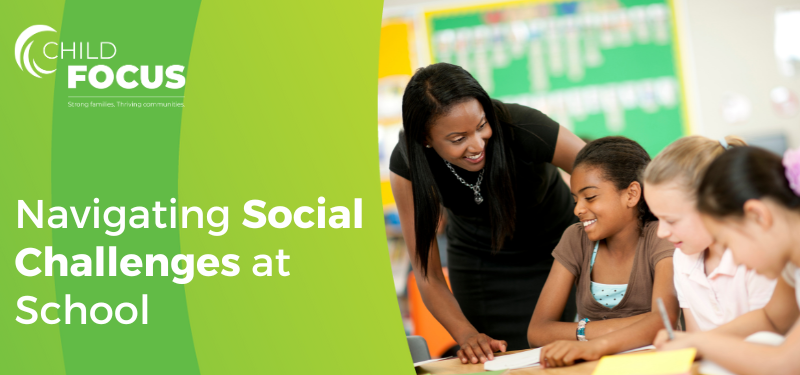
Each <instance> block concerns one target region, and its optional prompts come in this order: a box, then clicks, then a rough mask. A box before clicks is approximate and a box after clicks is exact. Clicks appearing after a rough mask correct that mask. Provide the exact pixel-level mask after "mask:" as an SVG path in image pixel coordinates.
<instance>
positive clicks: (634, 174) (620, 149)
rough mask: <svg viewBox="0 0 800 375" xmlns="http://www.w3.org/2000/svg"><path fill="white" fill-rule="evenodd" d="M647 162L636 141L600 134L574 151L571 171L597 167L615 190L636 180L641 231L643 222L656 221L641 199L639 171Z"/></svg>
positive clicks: (645, 155)
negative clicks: (599, 136)
mask: <svg viewBox="0 0 800 375" xmlns="http://www.w3.org/2000/svg"><path fill="white" fill-rule="evenodd" d="M648 163H650V155H648V154H647V151H645V150H644V148H642V146H641V145H640V144H638V143H636V141H634V140H631V139H628V138H625V137H603V138H598V139H595V140H594V141H591V142H589V143H587V144H586V146H584V147H583V149H581V151H580V152H578V156H576V157H575V164H574V166H573V168H572V170H573V171H574V170H575V168H578V166H579V165H585V166H587V167H593V168H599V169H600V170H601V171H602V176H603V179H605V180H606V181H610V182H611V183H613V184H614V186H615V187H616V188H617V189H619V190H622V189H627V188H628V186H630V185H631V183H633V182H634V181H636V182H638V183H639V186H641V189H642V194H641V196H640V197H639V203H638V204H637V208H638V211H639V215H638V216H639V230H642V229H644V225H645V224H647V223H649V222H651V221H655V220H657V219H656V217H655V215H653V213H652V212H650V207H648V206H647V202H645V201H644V183H643V182H642V181H643V179H642V174H643V173H644V170H645V168H646V167H647V164H648Z"/></svg>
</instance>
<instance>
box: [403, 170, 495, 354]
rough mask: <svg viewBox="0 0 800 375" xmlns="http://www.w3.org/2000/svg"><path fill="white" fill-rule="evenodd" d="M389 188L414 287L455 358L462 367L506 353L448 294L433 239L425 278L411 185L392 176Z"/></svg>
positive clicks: (436, 246) (436, 245) (407, 181)
mask: <svg viewBox="0 0 800 375" xmlns="http://www.w3.org/2000/svg"><path fill="white" fill-rule="evenodd" d="M389 182H390V183H391V184H392V194H394V199H395V202H396V203H397V213H398V214H399V215H400V227H401V229H402V231H403V238H404V239H405V242H406V247H407V248H408V255H409V257H410V258H411V265H412V268H413V269H414V277H415V278H416V280H417V287H419V292H420V294H421V295H422V301H423V302H424V303H425V307H427V308H428V310H429V311H430V312H431V314H433V316H434V317H435V318H436V320H438V321H439V323H441V324H442V326H444V328H445V329H447V332H449V333H450V335H451V336H453V339H455V340H456V342H458V345H459V346H461V349H460V350H459V351H458V357H459V359H461V362H462V363H468V362H472V363H478V362H480V363H483V362H486V361H488V360H491V359H494V354H492V353H494V352H497V351H501V352H505V351H506V347H507V346H508V344H507V343H506V342H505V341H503V340H495V339H493V338H491V337H489V336H487V335H485V334H483V333H480V332H478V331H477V330H476V329H475V327H473V326H472V324H470V322H469V320H467V317H466V316H464V313H463V312H462V311H461V307H460V306H459V305H458V301H456V298H455V297H454V296H453V293H451V292H450V288H448V286H447V281H446V280H445V278H444V274H443V273H442V264H441V262H440V261H439V245H438V243H437V242H436V239H435V238H434V240H433V243H431V248H430V253H429V260H428V272H427V274H428V277H427V278H426V277H424V276H423V273H422V270H421V267H422V266H421V265H420V263H419V262H418V261H417V248H416V236H415V232H414V198H413V193H412V190H411V181H409V180H407V179H405V178H403V177H401V176H399V175H397V174H395V173H394V172H392V173H391V174H390V176H389Z"/></svg>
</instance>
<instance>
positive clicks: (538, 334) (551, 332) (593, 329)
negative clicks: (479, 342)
mask: <svg viewBox="0 0 800 375" xmlns="http://www.w3.org/2000/svg"><path fill="white" fill-rule="evenodd" d="M649 314H650V313H644V314H640V315H635V316H630V317H627V318H619V319H607V320H592V321H589V323H587V324H586V330H585V335H586V338H587V339H588V340H591V339H594V338H598V337H601V336H604V335H607V334H609V333H611V332H614V331H617V330H620V329H623V328H625V327H628V326H630V325H632V324H635V323H636V322H638V321H640V320H642V319H643V318H644V317H646V316H647V315H649ZM577 330H578V323H566V322H555V321H550V322H546V323H543V324H539V325H536V326H533V327H531V329H530V330H529V331H528V343H529V344H530V345H531V346H532V347H538V346H545V345H547V344H549V343H551V342H553V341H556V340H577V339H578V338H577Z"/></svg>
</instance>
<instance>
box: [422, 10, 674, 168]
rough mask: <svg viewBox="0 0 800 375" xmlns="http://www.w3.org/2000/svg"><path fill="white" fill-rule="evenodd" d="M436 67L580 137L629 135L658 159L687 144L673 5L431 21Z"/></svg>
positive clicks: (461, 15) (441, 14) (440, 16)
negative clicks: (457, 71) (458, 69)
mask: <svg viewBox="0 0 800 375" xmlns="http://www.w3.org/2000/svg"><path fill="white" fill-rule="evenodd" d="M426 21H427V25H428V36H429V42H430V48H431V58H432V60H433V61H434V62H449V63H453V64H457V65H460V66H462V67H464V68H465V69H467V70H468V71H469V72H470V73H472V74H473V76H475V78H477V79H478V81H479V82H480V83H481V84H482V85H483V86H484V88H485V89H486V91H487V92H488V93H489V95H491V96H492V97H493V98H496V99H500V100H502V101H505V102H514V103H520V104H525V105H528V106H531V107H533V108H537V109H539V110H541V111H542V112H545V113H546V114H548V115H549V116H550V117H552V118H554V119H555V120H557V121H558V122H559V123H561V124H562V125H564V126H567V127H568V128H570V129H571V130H572V131H573V132H575V134H577V135H579V136H582V137H585V138H589V139H594V138H599V137H603V136H606V135H623V136H626V137H629V138H632V139H634V140H636V141H638V142H639V143H641V144H642V146H644V148H645V149H646V150H647V151H648V152H649V153H650V154H651V155H655V154H656V153H658V152H659V151H661V149H663V148H664V147H665V146H666V145H668V144H669V143H671V142H672V141H674V140H675V139H677V138H679V137H681V136H682V135H684V129H685V124H684V121H685V119H684V116H683V113H684V112H683V111H684V107H685V103H684V99H683V95H682V89H681V82H680V74H679V68H678V65H677V61H678V59H677V57H676V51H677V48H676V43H677V41H676V40H675V33H674V32H673V27H674V23H673V14H672V9H671V7H670V4H669V3H668V2H667V1H653V0H649V1H648V0H591V1H568V2H547V1H545V2H543V1H519V2H511V3H499V4H487V5H479V6H472V7H466V8H455V9H444V10H437V11H434V12H428V13H426Z"/></svg>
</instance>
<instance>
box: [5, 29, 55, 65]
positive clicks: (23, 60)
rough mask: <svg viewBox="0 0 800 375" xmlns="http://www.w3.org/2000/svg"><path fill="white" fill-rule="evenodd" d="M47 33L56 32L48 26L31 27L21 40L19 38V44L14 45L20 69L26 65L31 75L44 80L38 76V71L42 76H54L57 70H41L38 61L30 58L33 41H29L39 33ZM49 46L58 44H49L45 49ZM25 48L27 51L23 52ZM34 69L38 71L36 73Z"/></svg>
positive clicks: (20, 36) (20, 35)
mask: <svg viewBox="0 0 800 375" xmlns="http://www.w3.org/2000/svg"><path fill="white" fill-rule="evenodd" d="M46 31H49V32H56V31H55V30H54V29H53V28H52V27H50V26H47V25H34V26H31V27H29V28H27V29H25V31H23V32H22V34H19V38H17V43H16V44H15V45H14V57H15V58H16V59H17V65H18V66H19V68H20V69H22V66H23V65H25V69H26V70H27V71H28V73H30V74H31V75H33V76H34V77H36V78H42V77H41V76H40V75H38V74H36V71H38V72H39V73H41V74H52V73H53V72H55V71H56V70H55V69H53V70H44V69H42V68H40V67H39V65H37V64H36V60H34V59H33V58H31V57H30V50H31V46H32V45H33V40H31V41H30V42H28V40H29V39H31V38H32V37H33V36H34V35H36V34H38V33H41V32H46ZM26 43H27V46H26ZM49 44H56V43H55V42H49V43H47V44H45V47H47V45H49ZM23 46H25V51H24V52H23V51H22V47H23ZM45 56H46V57H47V58H51V57H49V56H47V55H45ZM52 58H53V59H54V58H56V57H52ZM31 64H33V66H31ZM34 68H35V69H36V71H34Z"/></svg>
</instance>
